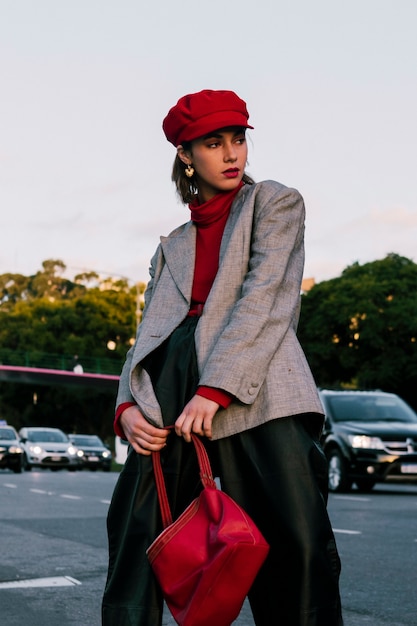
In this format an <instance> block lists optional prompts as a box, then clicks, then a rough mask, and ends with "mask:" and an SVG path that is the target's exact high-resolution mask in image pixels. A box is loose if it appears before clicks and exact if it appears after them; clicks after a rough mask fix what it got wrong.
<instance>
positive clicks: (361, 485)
mask: <svg viewBox="0 0 417 626" xmlns="http://www.w3.org/2000/svg"><path fill="white" fill-rule="evenodd" d="M355 483H356V486H357V488H358V489H359V491H363V492H364V493H368V492H369V491H372V489H373V488H374V487H375V484H376V480H374V479H373V478H358V479H357V480H355Z"/></svg>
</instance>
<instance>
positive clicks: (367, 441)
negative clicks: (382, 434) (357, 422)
mask: <svg viewBox="0 0 417 626" xmlns="http://www.w3.org/2000/svg"><path fill="white" fill-rule="evenodd" d="M348 438H349V442H350V445H351V446H352V448H362V449H367V450H383V449H384V444H383V442H382V439H380V438H379V437H369V436H368V435H348Z"/></svg>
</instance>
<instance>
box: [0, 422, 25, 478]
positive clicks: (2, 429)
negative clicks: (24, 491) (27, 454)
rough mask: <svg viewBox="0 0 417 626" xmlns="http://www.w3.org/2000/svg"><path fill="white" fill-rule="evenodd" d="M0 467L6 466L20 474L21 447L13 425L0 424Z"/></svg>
mask: <svg viewBox="0 0 417 626" xmlns="http://www.w3.org/2000/svg"><path fill="white" fill-rule="evenodd" d="M0 467H8V468H9V469H11V470H12V471H13V472H15V474H20V473H21V471H22V467H23V448H22V446H21V445H20V439H19V437H18V434H17V432H16V431H15V429H14V428H13V426H6V425H5V426H3V425H2V424H1V425H0Z"/></svg>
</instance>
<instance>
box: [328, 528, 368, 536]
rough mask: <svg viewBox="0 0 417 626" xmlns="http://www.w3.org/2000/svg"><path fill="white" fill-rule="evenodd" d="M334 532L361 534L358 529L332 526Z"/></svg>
mask: <svg viewBox="0 0 417 626" xmlns="http://www.w3.org/2000/svg"><path fill="white" fill-rule="evenodd" d="M333 532H334V533H341V534H342V535H361V534H362V533H361V531H360V530H344V529H342V528H333Z"/></svg>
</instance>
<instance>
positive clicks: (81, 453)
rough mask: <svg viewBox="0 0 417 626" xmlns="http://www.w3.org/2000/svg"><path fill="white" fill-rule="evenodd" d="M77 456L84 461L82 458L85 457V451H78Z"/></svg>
mask: <svg viewBox="0 0 417 626" xmlns="http://www.w3.org/2000/svg"><path fill="white" fill-rule="evenodd" d="M77 456H79V457H80V459H82V457H83V456H84V450H77Z"/></svg>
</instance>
